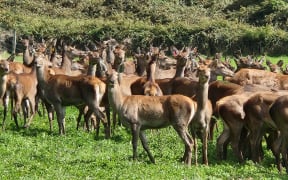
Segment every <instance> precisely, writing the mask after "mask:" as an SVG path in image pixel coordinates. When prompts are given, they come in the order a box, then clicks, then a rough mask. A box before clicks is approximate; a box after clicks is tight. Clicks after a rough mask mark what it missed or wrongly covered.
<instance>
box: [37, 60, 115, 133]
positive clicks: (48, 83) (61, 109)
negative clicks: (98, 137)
mask: <svg viewBox="0 0 288 180" xmlns="http://www.w3.org/2000/svg"><path fill="white" fill-rule="evenodd" d="M45 60H46V57H45V55H44V54H39V55H37V57H36V58H35V62H36V73H37V79H38V83H39V86H40V88H41V89H42V90H43V92H44V97H45V99H46V100H47V101H48V102H49V103H50V104H52V105H53V107H54V109H55V111H56V115H57V121H58V126H59V134H60V135H63V134H65V107H66V106H71V105H74V106H79V105H87V106H88V108H89V110H88V112H87V113H86V114H85V122H86V125H87V127H88V126H89V125H88V120H89V118H90V116H91V114H92V113H93V112H94V113H95V115H96V116H97V118H99V119H101V120H102V122H103V125H104V127H105V133H106V134H105V135H106V137H109V136H110V134H109V126H108V125H107V122H106V121H105V116H104V114H103V113H102V112H101V111H100V110H99V105H100V102H101V100H102V97H103V95H104V93H105V88H106V85H105V83H104V82H102V81H101V80H99V79H98V78H96V77H94V76H87V75H80V76H75V77H73V76H67V75H51V74H50V73H49V72H48V70H47V68H48V67H47V65H46V64H45V63H44V62H45ZM98 132H99V131H98Z"/></svg>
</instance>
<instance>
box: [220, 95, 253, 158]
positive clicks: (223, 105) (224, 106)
mask: <svg viewBox="0 0 288 180" xmlns="http://www.w3.org/2000/svg"><path fill="white" fill-rule="evenodd" d="M252 94H253V92H244V93H241V94H234V95H230V96H226V97H224V98H222V99H220V100H219V101H217V104H216V109H217V112H218V115H219V116H220V117H221V118H222V120H223V126H224V128H223V131H222V133H221V134H220V136H219V137H218V138H217V143H216V144H217V145H216V151H217V156H218V158H219V159H226V156H227V145H228V143H229V141H230V142H231V147H232V150H233V152H234V154H235V156H236V157H237V158H238V161H239V162H243V161H244V158H243V152H242V148H241V146H242V145H243V144H239V142H240V138H241V133H242V131H243V128H244V122H243V121H244V118H245V113H244V110H243V104H244V103H245V102H246V101H247V100H248V98H249V97H250V96H252ZM239 146H240V147H239Z"/></svg>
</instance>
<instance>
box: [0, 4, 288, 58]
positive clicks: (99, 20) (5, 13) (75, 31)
mask: <svg viewBox="0 0 288 180" xmlns="http://www.w3.org/2000/svg"><path fill="white" fill-rule="evenodd" d="M0 8H1V11H0V22H1V23H0V26H1V27H2V29H3V28H4V29H8V30H11V29H16V30H17V33H18V34H19V35H34V36H35V37H38V38H40V37H41V38H49V37H62V38H63V37H65V38H67V39H70V40H72V41H73V42H75V43H78V44H83V43H88V42H89V41H101V40H103V39H107V38H109V37H113V38H116V39H117V40H119V41H121V40H123V39H124V38H127V37H129V38H131V39H132V41H133V43H134V44H135V46H133V47H135V48H137V47H138V46H147V45H149V44H154V45H160V44H164V45H167V46H169V45H172V44H173V45H176V46H183V45H191V46H198V47H199V50H200V52H202V53H203V54H207V55H211V54H214V53H215V52H219V51H221V52H223V53H224V54H225V53H226V54H227V53H228V54H231V53H232V52H233V51H234V50H238V49H241V50H242V52H243V53H246V54H247V53H249V54H252V53H253V54H263V53H268V54H270V55H271V54H274V55H275V54H278V55H279V54H287V48H288V32H287V27H288V20H287V17H288V3H287V1H285V0H254V1H250V0H134V1H124V0H34V1H29V0H3V1H1V2H0Z"/></svg>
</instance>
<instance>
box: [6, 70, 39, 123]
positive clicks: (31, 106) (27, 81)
mask: <svg viewBox="0 0 288 180" xmlns="http://www.w3.org/2000/svg"><path fill="white" fill-rule="evenodd" d="M8 76H12V78H13V79H14V78H15V79H16V82H15V84H13V85H11V84H10V86H13V88H12V90H11V91H12V94H13V97H12V98H13V99H14V102H12V103H15V107H14V109H13V118H14V121H15V123H16V126H17V127H18V120H17V113H20V106H21V105H22V110H23V111H24V113H23V114H24V127H25V128H27V127H29V126H30V124H31V122H32V120H33V117H34V115H35V104H36V100H35V98H36V95H37V84H38V82H37V78H36V69H35V67H33V69H32V71H31V72H30V73H21V74H14V73H9V75H8ZM13 76H14V77H13ZM25 103H28V105H26V106H25ZM29 116H30V117H29ZM27 117H29V119H28V122H26V118H27ZM3 124H4V122H3Z"/></svg>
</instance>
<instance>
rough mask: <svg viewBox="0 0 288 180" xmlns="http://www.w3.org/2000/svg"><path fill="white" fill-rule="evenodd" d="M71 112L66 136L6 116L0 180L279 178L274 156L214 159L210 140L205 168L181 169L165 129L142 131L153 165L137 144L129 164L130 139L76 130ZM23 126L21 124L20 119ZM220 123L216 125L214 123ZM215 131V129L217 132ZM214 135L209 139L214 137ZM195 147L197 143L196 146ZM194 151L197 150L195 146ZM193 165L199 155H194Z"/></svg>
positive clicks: (119, 132) (43, 122)
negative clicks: (135, 155) (26, 126)
mask: <svg viewBox="0 0 288 180" xmlns="http://www.w3.org/2000/svg"><path fill="white" fill-rule="evenodd" d="M76 117H77V110H76V109H75V108H72V107H68V108H67V115H66V135H65V136H59V135H58V127H57V123H56V122H54V131H53V132H52V133H49V131H48V129H49V126H48V120H47V117H39V116H38V115H37V116H36V118H35V119H34V121H33V123H32V125H31V127H30V128H29V129H22V128H21V129H20V130H16V129H15V124H14V122H13V121H12V120H10V118H9V119H8V120H7V122H6V124H7V126H6V130H5V131H1V135H0V152H1V153H0V159H1V163H0V171H1V175H0V178H1V179H100V178H101V179H283V178H285V177H287V175H286V174H285V173H284V172H283V173H282V174H280V173H279V172H278V170H277V168H276V167H275V165H274V157H273V155H272V154H271V152H270V151H265V160H264V161H263V163H262V164H257V165H256V164H254V163H252V162H251V161H247V162H246V163H244V164H239V163H237V161H236V158H235V157H234V156H233V154H232V152H231V149H230V148H229V151H228V153H229V154H228V160H226V161H219V160H218V159H217V158H216V153H215V144H216V138H214V140H213V141H211V142H210V143H209V152H208V154H209V163H210V165H209V166H203V165H201V163H200V165H198V166H197V167H196V166H195V165H192V166H191V167H187V166H185V165H184V164H182V163H180V162H179V161H178V160H179V159H180V157H181V156H182V155H183V150H184V147H183V144H182V142H181V141H180V138H179V137H178V136H177V134H176V133H175V131H174V130H173V129H172V128H171V127H168V128H166V129H161V130H159V131H149V130H148V131H147V137H148V140H149V145H150V148H151V151H152V153H153V155H154V156H155V159H156V164H151V163H150V162H149V159H148V156H147V155H146V153H145V151H144V150H143V148H142V146H141V143H140V142H139V146H138V154H139V158H138V161H135V162H134V161H133V160H132V145H131V143H130V141H131V136H130V134H129V133H128V132H127V131H126V130H125V129H124V128H123V127H117V129H116V130H115V134H114V136H113V137H112V138H111V139H108V140H107V139H104V132H103V127H102V126H101V134H100V137H99V138H96V137H95V133H94V132H90V133H88V132H85V131H84V130H82V129H81V130H79V131H77V130H76ZM21 122H22V123H21V124H23V121H21ZM219 123H220V124H221V122H219ZM220 132H221V130H220ZM220 132H217V133H216V135H215V137H217V136H218V135H219V133H220ZM200 146H201V144H200ZM199 149H200V147H199ZM198 154H199V155H198V156H199V159H198V162H201V153H200V151H199V152H198Z"/></svg>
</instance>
